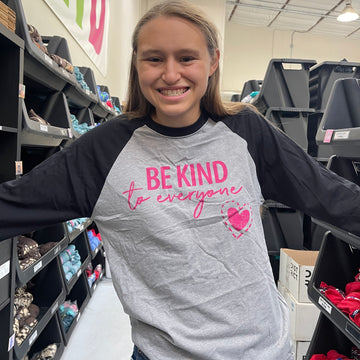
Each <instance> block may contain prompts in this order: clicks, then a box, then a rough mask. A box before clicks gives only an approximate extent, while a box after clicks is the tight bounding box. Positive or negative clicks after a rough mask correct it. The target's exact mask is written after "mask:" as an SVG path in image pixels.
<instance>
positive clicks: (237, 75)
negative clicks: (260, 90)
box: [222, 23, 360, 93]
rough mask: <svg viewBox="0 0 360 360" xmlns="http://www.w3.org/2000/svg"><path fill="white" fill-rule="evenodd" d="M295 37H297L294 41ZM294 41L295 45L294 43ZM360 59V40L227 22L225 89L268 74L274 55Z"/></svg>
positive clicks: (239, 87)
mask: <svg viewBox="0 0 360 360" xmlns="http://www.w3.org/2000/svg"><path fill="white" fill-rule="evenodd" d="M292 38H293V41H292ZM291 43H293V47H291ZM291 57H292V58H293V59H311V60H315V61H317V63H321V62H323V61H340V60H342V59H344V58H346V59H347V60H348V61H351V62H360V46H359V42H358V41H357V40H350V39H344V38H341V37H336V38H335V37H327V36H316V35H311V34H308V33H296V32H295V33H294V34H293V36H292V32H291V31H279V30H268V29H265V28H264V29H262V28H256V27H249V26H241V25H237V24H232V23H228V24H226V26H225V45H224V67H223V82H222V90H223V91H224V92H229V93H231V92H238V93H239V92H241V90H242V87H243V84H244V82H245V81H248V80H252V79H256V80H262V79H263V78H264V75H265V72H266V69H267V65H268V63H269V60H270V59H271V58H291Z"/></svg>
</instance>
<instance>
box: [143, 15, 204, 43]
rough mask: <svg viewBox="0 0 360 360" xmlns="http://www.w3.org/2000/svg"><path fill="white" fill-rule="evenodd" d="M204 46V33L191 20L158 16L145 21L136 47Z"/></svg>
mask: <svg viewBox="0 0 360 360" xmlns="http://www.w3.org/2000/svg"><path fill="white" fill-rule="evenodd" d="M163 46H165V47H167V48H173V47H174V48H175V47H179V46H182V47H186V48H191V47H195V48H201V49H203V48H205V49H206V47H207V42H206V38H205V35H204V33H203V32H202V30H200V28H199V27H198V26H197V25H196V24H194V23H193V22H191V21H189V20H186V19H183V18H180V17H177V16H159V17H156V18H154V19H152V20H150V21H149V22H147V23H146V24H145V25H143V27H142V28H141V29H140V31H139V35H138V43H137V47H138V49H139V48H142V49H146V48H154V47H157V48H161V47H163Z"/></svg>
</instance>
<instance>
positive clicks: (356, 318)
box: [319, 274, 360, 327]
mask: <svg viewBox="0 0 360 360" xmlns="http://www.w3.org/2000/svg"><path fill="white" fill-rule="evenodd" d="M319 290H320V292H321V293H322V294H323V295H324V296H325V297H326V298H327V299H329V300H330V301H331V302H332V303H333V304H334V305H335V306H336V307H337V308H338V309H339V310H341V311H342V312H343V313H344V314H346V315H347V316H348V317H349V318H350V320H352V321H353V322H354V323H355V324H356V325H357V326H359V327H360V281H359V274H357V275H356V276H355V281H352V282H349V283H347V284H346V286H345V291H343V290H341V289H337V288H335V287H334V286H332V285H328V284H327V283H325V282H324V281H322V282H321V283H320V288H319Z"/></svg>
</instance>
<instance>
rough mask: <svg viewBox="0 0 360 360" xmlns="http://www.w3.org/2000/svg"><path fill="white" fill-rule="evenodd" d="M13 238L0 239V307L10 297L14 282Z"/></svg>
mask: <svg viewBox="0 0 360 360" xmlns="http://www.w3.org/2000/svg"><path fill="white" fill-rule="evenodd" d="M13 253H14V249H13V239H7V240H2V241H0V309H1V308H2V307H4V306H5V305H6V304H7V303H8V302H9V301H10V298H11V295H12V291H13V289H14V288H13V287H14V285H15V283H14V279H15V278H14V275H15V273H14V271H15V268H14V261H13Z"/></svg>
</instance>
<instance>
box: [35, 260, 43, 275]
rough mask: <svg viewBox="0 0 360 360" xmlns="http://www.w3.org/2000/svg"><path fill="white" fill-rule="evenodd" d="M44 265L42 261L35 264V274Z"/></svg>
mask: <svg viewBox="0 0 360 360" xmlns="http://www.w3.org/2000/svg"><path fill="white" fill-rule="evenodd" d="M41 267H42V261H39V262H38V263H37V264H36V265H34V274H35V273H36V272H37V271H39V270H40V269H41Z"/></svg>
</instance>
